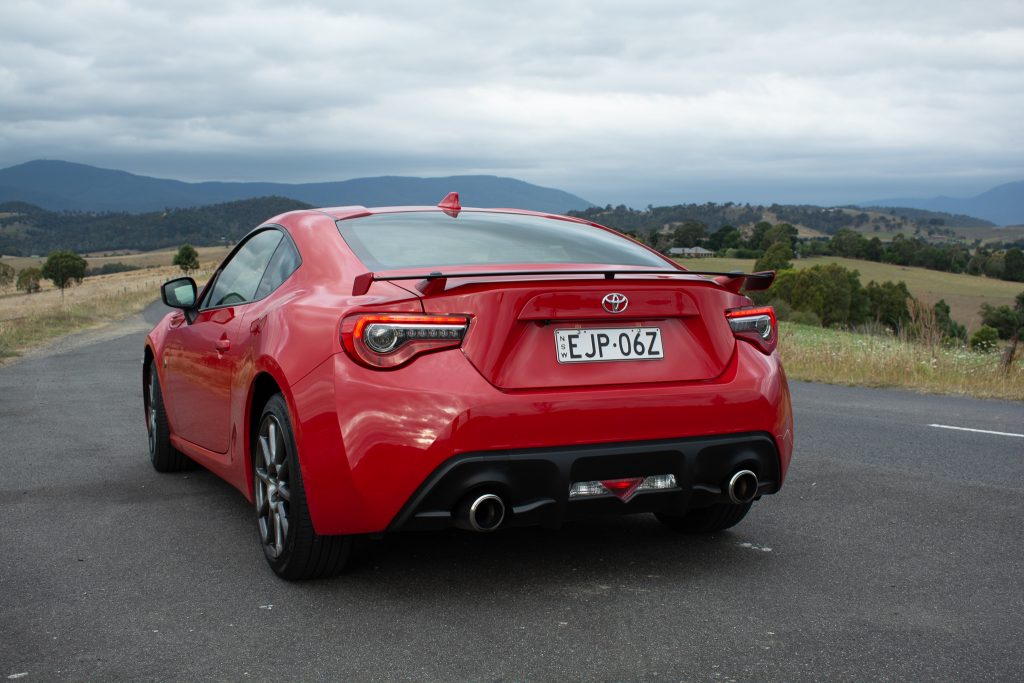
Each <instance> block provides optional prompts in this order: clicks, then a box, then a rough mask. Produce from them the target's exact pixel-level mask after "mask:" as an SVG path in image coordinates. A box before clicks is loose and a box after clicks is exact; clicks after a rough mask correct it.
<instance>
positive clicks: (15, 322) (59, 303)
mask: <svg viewBox="0 0 1024 683" xmlns="http://www.w3.org/2000/svg"><path fill="white" fill-rule="evenodd" d="M208 272H209V271H201V272H200V273H198V274H196V276H197V279H198V280H200V281H201V280H202V279H204V278H205V277H206V275H208ZM179 275H181V270H179V269H178V268H177V267H174V266H164V267H161V268H146V269H144V270H134V271H130V272H126V273H115V274H113V275H98V276H96V277H90V278H86V279H85V280H83V281H82V284H80V285H76V286H74V287H70V288H68V289H67V290H65V292H64V297H63V299H62V298H61V294H60V290H58V289H56V288H54V287H53V285H52V284H50V282H49V281H43V282H42V283H41V285H42V290H41V291H40V292H38V293H36V294H24V293H22V292H14V291H13V290H12V289H10V288H8V289H6V290H3V291H0V363H2V362H3V360H4V359H5V358H12V357H14V356H18V355H20V354H21V353H23V352H25V351H27V350H29V349H32V348H34V347H37V346H39V345H41V344H44V343H46V342H47V341H49V340H51V339H53V338H55V337H59V336H61V335H64V334H67V333H68V332H74V331H76V330H79V329H83V328H87V327H91V326H95V325H102V324H103V323H106V322H109V321H111V320H117V319H120V318H123V317H125V316H126V315H130V314H132V313H135V312H138V311H140V310H142V309H143V308H145V307H146V306H148V305H149V304H150V303H152V302H153V301H154V300H155V299H157V298H159V296H160V285H161V284H162V283H163V282H164V281H166V280H169V279H171V278H173V277H177V276H179Z"/></svg>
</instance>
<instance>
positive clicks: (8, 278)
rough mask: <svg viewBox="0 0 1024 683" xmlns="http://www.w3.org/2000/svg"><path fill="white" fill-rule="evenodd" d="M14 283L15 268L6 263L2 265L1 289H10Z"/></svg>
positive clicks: (0, 269)
mask: <svg viewBox="0 0 1024 683" xmlns="http://www.w3.org/2000/svg"><path fill="white" fill-rule="evenodd" d="M12 282H14V268H13V267H12V266H9V265H7V264H6V263H0V288H2V287H10V286H11V283H12Z"/></svg>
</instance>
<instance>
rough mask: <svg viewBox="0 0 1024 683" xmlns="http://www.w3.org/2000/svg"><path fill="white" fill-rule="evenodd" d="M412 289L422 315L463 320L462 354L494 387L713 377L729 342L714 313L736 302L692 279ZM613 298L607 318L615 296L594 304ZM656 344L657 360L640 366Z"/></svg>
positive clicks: (478, 283)
mask: <svg viewBox="0 0 1024 683" xmlns="http://www.w3.org/2000/svg"><path fill="white" fill-rule="evenodd" d="M420 291H424V294H423V300H422V301H423V308H424V310H425V311H426V312H428V313H460V314H469V315H471V316H472V319H471V322H470V328H469V332H468V333H467V335H466V339H465V341H464V342H463V346H462V350H463V352H464V353H465V355H466V357H467V358H468V359H469V361H470V362H471V363H472V364H473V366H474V367H475V368H476V369H477V370H478V371H479V372H480V374H481V375H483V377H484V378H486V379H487V381H489V382H490V383H491V384H493V385H494V386H496V387H498V388H500V389H503V390H521V389H551V388H572V387H588V386H600V385H624V384H640V383H656V382H696V381H706V380H711V379H714V378H715V377H718V376H719V375H720V374H722V372H723V371H724V370H725V369H726V366H727V365H728V362H729V360H730V358H731V357H732V354H733V350H734V348H735V343H736V342H735V338H734V336H733V334H732V331H731V330H730V328H729V325H728V322H727V321H726V319H725V316H724V310H725V309H726V308H728V307H730V306H736V305H740V300H741V299H742V297H739V296H737V295H736V294H733V293H732V292H729V291H727V290H726V289H724V288H723V287H721V286H720V285H719V284H717V283H715V282H713V281H710V280H706V279H704V278H702V277H699V276H683V277H680V276H649V275H636V276H633V275H629V276H625V277H622V276H620V277H617V278H615V279H605V278H602V277H593V276H588V275H582V276H575V275H558V276H554V275H553V276H540V277H529V278H502V277H501V276H494V277H479V278H477V277H473V278H467V279H453V280H450V281H448V282H447V283H445V284H443V285H442V286H441V287H437V286H426V287H422V288H421V289H420ZM616 294H617V295H621V296H623V297H625V299H626V301H625V302H621V303H620V304H619V306H623V304H624V306H623V308H622V310H621V311H620V312H618V313H613V312H610V311H609V310H608V308H611V309H614V308H615V307H616V306H615V305H614V302H615V300H616V298H615V297H613V298H612V299H611V300H610V303H609V307H608V308H606V307H605V306H603V305H602V300H604V299H605V297H606V296H607V295H616ZM655 328H656V330H657V331H655ZM658 337H660V339H658ZM657 342H660V348H661V350H662V354H661V356H662V357H660V358H656V359H655V358H650V359H646V356H649V355H650V354H649V349H650V347H652V346H659V344H657ZM638 344H639V345H638ZM570 346H571V347H572V348H571V349H570V348H569V347H570ZM598 346H602V347H603V348H602V349H601V350H600V351H601V352H600V353H599V350H598V349H597V347H598ZM621 346H627V347H628V349H625V350H623V351H620V348H621ZM559 347H561V353H560V352H559ZM570 351H571V352H572V353H570ZM638 351H643V352H644V353H643V354H638V353H637V352H638ZM602 353H603V354H605V355H608V354H610V355H612V356H616V357H621V356H622V355H623V354H624V353H628V354H629V356H630V357H631V358H633V359H631V360H620V359H605V360H600V358H601V355H602ZM588 354H590V356H589V357H588ZM637 355H645V359H642V360H641V359H636V356H637ZM560 359H561V360H560ZM574 359H575V360H574Z"/></svg>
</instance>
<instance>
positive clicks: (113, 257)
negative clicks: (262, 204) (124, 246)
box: [0, 246, 231, 270]
mask: <svg viewBox="0 0 1024 683" xmlns="http://www.w3.org/2000/svg"><path fill="white" fill-rule="evenodd" d="M230 250H231V247H230V246H222V247H196V251H197V252H199V262H200V263H201V264H202V265H203V267H204V268H206V267H209V268H211V269H212V268H214V267H215V266H216V265H217V264H218V263H220V262H221V261H223V260H224V257H225V256H227V255H228V252H229V251H230ZM177 252H178V250H177V249H161V250H160V251H143V252H130V251H118V252H99V253H95V254H83V255H82V256H83V257H84V258H85V261H86V263H88V264H89V267H90V268H102V267H103V266H104V265H105V264H107V263H124V264H126V265H130V266H138V267H139V268H154V267H158V266H170V265H171V262H172V261H173V260H174V255H175V254H176V253H177ZM0 263H6V264H8V265H10V266H13V267H14V269H15V270H22V269H24V268H28V267H30V266H35V267H36V268H42V266H43V264H44V263H46V257H45V256H37V257H35V258H32V257H30V256H4V257H2V258H0Z"/></svg>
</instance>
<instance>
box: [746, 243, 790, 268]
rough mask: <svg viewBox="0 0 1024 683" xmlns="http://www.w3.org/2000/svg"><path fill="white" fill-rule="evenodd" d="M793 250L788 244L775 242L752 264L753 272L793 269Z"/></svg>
mask: <svg viewBox="0 0 1024 683" xmlns="http://www.w3.org/2000/svg"><path fill="white" fill-rule="evenodd" d="M792 259H793V250H792V249H790V248H789V243H788V242H776V243H775V244H773V245H772V246H770V247H768V251H766V252H764V256H762V257H761V258H759V259H757V262H756V263H754V270H757V271H760V270H776V271H778V270H788V269H789V268H792V267H793V264H792V262H791V261H792Z"/></svg>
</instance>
